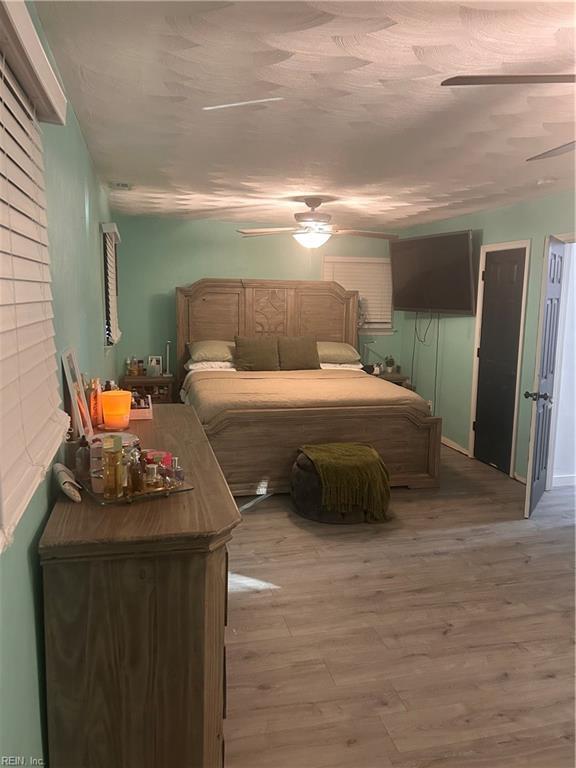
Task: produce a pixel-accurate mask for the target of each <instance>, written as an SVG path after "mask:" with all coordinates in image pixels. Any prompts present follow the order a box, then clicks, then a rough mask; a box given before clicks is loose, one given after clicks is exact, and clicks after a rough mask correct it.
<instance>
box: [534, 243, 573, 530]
mask: <svg viewBox="0 0 576 768" xmlns="http://www.w3.org/2000/svg"><path fill="white" fill-rule="evenodd" d="M573 241H574V237H573V236H566V235H565V236H559V237H553V236H551V237H549V238H548V239H547V241H546V247H545V254H544V269H543V274H542V297H541V302H540V316H539V331H538V344H537V351H536V360H537V368H536V374H535V378H534V386H533V391H532V392H526V393H525V396H526V397H529V398H531V399H532V400H533V401H534V402H533V406H532V423H531V429H530V450H529V462H528V486H527V491H526V506H525V516H526V517H529V516H530V515H531V514H532V512H533V511H534V509H535V508H536V506H537V505H538V502H539V501H540V499H541V497H542V495H543V494H544V493H545V492H546V491H549V490H550V489H552V488H557V487H560V486H574V485H575V484H576V445H575V442H574V441H575V437H574V435H575V428H576V411H575V407H574V387H575V385H576V378H575V363H574V357H575V351H576V350H575V345H576V338H575V336H576V328H575V324H576V314H575V311H574V301H575V299H576V264H575V263H574V261H575V259H574V256H575V254H576V248H575V246H574V244H573Z"/></svg>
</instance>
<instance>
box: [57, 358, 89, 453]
mask: <svg viewBox="0 0 576 768" xmlns="http://www.w3.org/2000/svg"><path fill="white" fill-rule="evenodd" d="M62 365H63V366H64V376H65V377H66V383H67V385H68V392H69V394H70V410H71V411H72V426H73V428H74V432H75V434H76V435H77V436H78V437H82V435H84V436H85V437H86V439H87V440H91V439H92V437H93V435H94V431H93V429H92V422H91V421H90V411H89V409H88V403H87V402H86V393H85V392H84V385H83V383H82V373H81V371H80V366H79V365H78V359H77V358H76V352H75V351H74V350H73V349H72V348H68V349H65V350H64V351H63V352H62Z"/></svg>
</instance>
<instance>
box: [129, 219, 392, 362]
mask: <svg viewBox="0 0 576 768" xmlns="http://www.w3.org/2000/svg"><path fill="white" fill-rule="evenodd" d="M114 221H116V223H117V224H118V228H119V230H120V236H121V238H122V243H121V244H120V247H119V258H118V263H119V266H118V280H119V292H120V301H119V313H120V314H119V320H120V328H121V329H122V339H121V341H120V344H119V345H118V361H119V364H121V362H122V360H124V359H125V358H126V357H130V356H131V355H136V356H137V357H138V358H143V359H145V358H146V357H147V356H148V355H164V351H165V346H166V341H167V340H171V341H173V342H175V341H176V302H175V291H174V289H175V287H176V286H178V285H188V284H189V283H193V282H195V281H196V280H200V279H201V278H203V277H245V278H248V277H254V278H261V279H266V278H269V279H275V280H318V279H320V276H321V268H322V256H323V255H332V256H344V255H348V254H350V253H351V249H353V253H354V254H355V255H356V256H383V255H384V254H385V253H387V251H386V243H385V241H379V240H374V239H368V238H366V239H362V238H355V239H352V238H335V239H333V240H330V242H329V243H327V244H326V245H325V246H324V247H323V248H322V249H318V250H307V249H306V248H302V246H301V245H298V243H296V242H295V241H294V240H293V238H291V237H289V236H286V237H285V236H278V237H262V238H249V239H248V238H242V237H240V235H239V234H238V233H237V232H236V229H237V227H239V226H243V227H247V226H255V225H254V224H251V223H247V222H243V223H242V225H240V224H237V223H236V224H232V223H229V222H217V221H208V220H200V221H197V220H196V221H194V220H186V219H177V218H166V217H150V216H120V215H117V214H116V215H115V216H114ZM382 345H383V346H384V347H385V349H384V351H385V352H386V351H390V352H391V353H392V354H396V353H397V351H398V350H399V347H398V346H397V345H396V337H395V336H393V337H390V336H386V337H379V338H378V340H377V344H375V348H376V349H379V348H380V347H381V346H382ZM173 350H175V346H173Z"/></svg>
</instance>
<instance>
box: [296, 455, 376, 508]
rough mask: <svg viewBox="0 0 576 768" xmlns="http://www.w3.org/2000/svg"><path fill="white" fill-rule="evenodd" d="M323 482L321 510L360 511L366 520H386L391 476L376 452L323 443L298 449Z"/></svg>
mask: <svg viewBox="0 0 576 768" xmlns="http://www.w3.org/2000/svg"><path fill="white" fill-rule="evenodd" d="M300 450H301V451H302V453H304V454H305V455H306V456H308V458H309V459H310V461H311V462H312V463H313V464H314V467H315V468H316V471H317V472H318V475H319V476H320V480H321V482H322V506H323V507H324V508H325V509H328V510H330V511H332V512H336V513H337V512H340V511H342V510H349V509H351V508H352V507H359V508H360V509H363V510H365V512H366V520H367V521H368V522H370V523H378V522H381V521H382V520H386V510H387V509H388V503H389V501H390V475H389V473H388V470H387V469H386V467H385V465H384V462H383V461H382V459H381V458H380V455H379V454H378V452H377V451H376V450H375V449H374V448H372V447H371V446H369V445H362V444H361V443H325V444H323V445H304V446H302V448H300Z"/></svg>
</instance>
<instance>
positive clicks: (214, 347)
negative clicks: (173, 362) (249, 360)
mask: <svg viewBox="0 0 576 768" xmlns="http://www.w3.org/2000/svg"><path fill="white" fill-rule="evenodd" d="M188 352H189V353H190V362H192V363H231V362H232V361H233V360H234V342H233V341H215V340H209V341H192V342H190V344H188Z"/></svg>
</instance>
